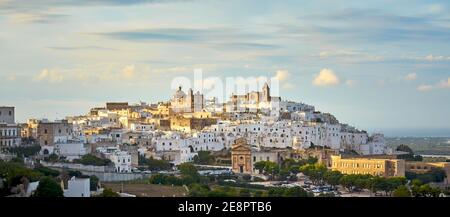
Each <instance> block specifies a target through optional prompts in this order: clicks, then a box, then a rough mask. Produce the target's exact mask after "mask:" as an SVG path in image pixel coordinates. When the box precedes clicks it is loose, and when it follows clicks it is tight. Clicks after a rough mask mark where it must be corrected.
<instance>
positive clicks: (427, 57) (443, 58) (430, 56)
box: [424, 54, 450, 61]
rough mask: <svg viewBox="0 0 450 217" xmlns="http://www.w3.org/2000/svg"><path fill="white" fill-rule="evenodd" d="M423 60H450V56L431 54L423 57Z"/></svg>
mask: <svg viewBox="0 0 450 217" xmlns="http://www.w3.org/2000/svg"><path fill="white" fill-rule="evenodd" d="M424 60H427V61H442V60H450V57H445V56H434V55H432V54H430V55H428V56H426V57H424Z"/></svg>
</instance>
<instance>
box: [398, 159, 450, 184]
mask: <svg viewBox="0 0 450 217" xmlns="http://www.w3.org/2000/svg"><path fill="white" fill-rule="evenodd" d="M433 168H436V169H442V170H444V171H445V174H447V178H446V179H445V180H444V182H445V183H448V179H449V178H450V163H449V162H422V161H408V162H406V171H407V172H414V173H427V172H430V171H431V170H432V169H433Z"/></svg>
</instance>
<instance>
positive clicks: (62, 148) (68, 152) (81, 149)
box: [54, 142, 88, 161]
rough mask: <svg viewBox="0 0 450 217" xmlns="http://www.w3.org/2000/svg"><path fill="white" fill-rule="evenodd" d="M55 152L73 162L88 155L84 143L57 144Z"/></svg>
mask: <svg viewBox="0 0 450 217" xmlns="http://www.w3.org/2000/svg"><path fill="white" fill-rule="evenodd" d="M54 152H55V153H56V154H57V155H59V156H63V157H66V159H67V160H69V161H72V160H74V159H79V158H81V157H82V156H83V155H86V154H88V149H87V148H86V147H85V146H84V144H83V143H82V142H69V143H56V144H55V150H54Z"/></svg>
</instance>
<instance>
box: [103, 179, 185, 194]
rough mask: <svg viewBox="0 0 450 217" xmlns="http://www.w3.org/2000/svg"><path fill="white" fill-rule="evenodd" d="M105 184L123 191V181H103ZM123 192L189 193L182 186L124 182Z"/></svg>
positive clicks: (115, 189)
mask: <svg viewBox="0 0 450 217" xmlns="http://www.w3.org/2000/svg"><path fill="white" fill-rule="evenodd" d="M102 184H103V186H105V187H107V188H111V189H113V190H114V191H117V192H119V191H121V189H122V184H121V183H117V182H115V183H102ZM123 192H124V193H128V194H133V195H136V196H137V197H174V196H175V197H183V196H185V195H187V193H186V190H185V189H184V188H183V187H180V186H174V187H172V186H164V185H152V184H135V183H124V184H123Z"/></svg>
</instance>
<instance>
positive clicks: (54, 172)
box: [34, 166, 59, 177]
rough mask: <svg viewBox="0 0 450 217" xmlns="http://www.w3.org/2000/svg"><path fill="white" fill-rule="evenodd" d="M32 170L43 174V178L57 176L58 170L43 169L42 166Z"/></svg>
mask: <svg viewBox="0 0 450 217" xmlns="http://www.w3.org/2000/svg"><path fill="white" fill-rule="evenodd" d="M34 170H35V171H37V172H40V173H42V174H44V176H51V177H57V176H59V171H58V170H54V169H50V168H48V167H44V166H39V167H36V168H34Z"/></svg>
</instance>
